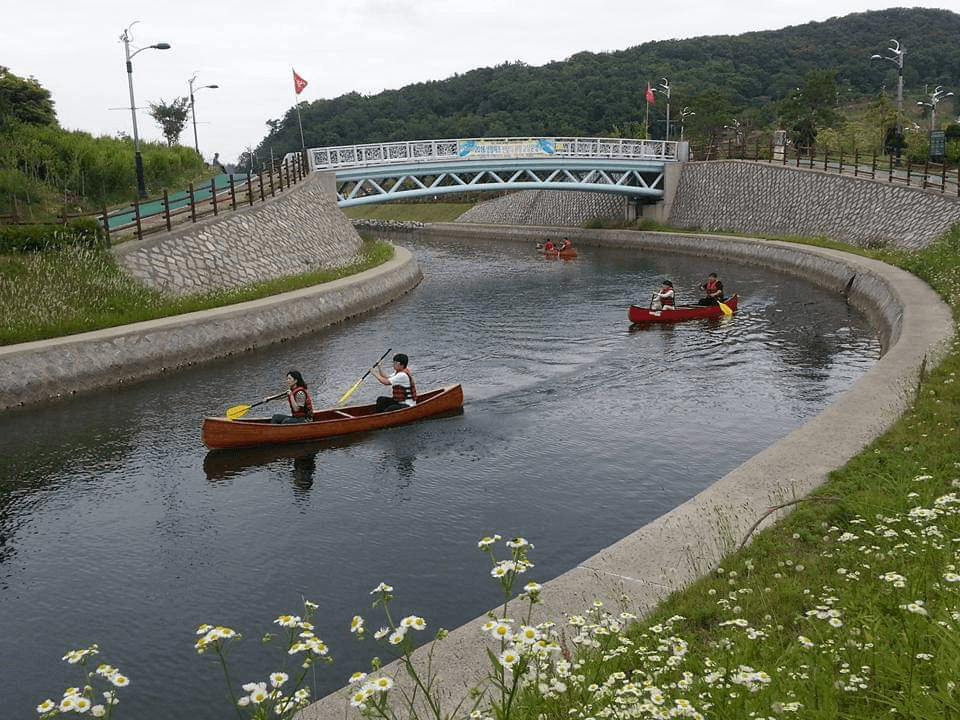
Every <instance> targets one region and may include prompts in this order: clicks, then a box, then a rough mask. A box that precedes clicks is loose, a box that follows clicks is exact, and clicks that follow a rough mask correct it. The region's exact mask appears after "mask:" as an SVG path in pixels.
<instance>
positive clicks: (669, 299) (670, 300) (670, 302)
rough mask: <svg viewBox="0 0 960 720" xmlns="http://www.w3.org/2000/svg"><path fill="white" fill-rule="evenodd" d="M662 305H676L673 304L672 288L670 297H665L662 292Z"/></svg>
mask: <svg viewBox="0 0 960 720" xmlns="http://www.w3.org/2000/svg"><path fill="white" fill-rule="evenodd" d="M660 304H661V305H674V304H675V303H674V302H673V288H670V295H668V296H667V297H663V294H662V292H661V293H660Z"/></svg>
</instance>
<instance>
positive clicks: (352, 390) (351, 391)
mask: <svg viewBox="0 0 960 720" xmlns="http://www.w3.org/2000/svg"><path fill="white" fill-rule="evenodd" d="M363 377H366V375H364V376H363ZM362 382H363V378H360V379H359V380H357V381H356V382H355V383H354V384H353V387H351V388H350V389H349V390H347V391H346V392H345V393H344V394H343V395H341V396H340V399H339V400H337V405H343V404H344V403H345V402H346V401H347V398H348V397H350V396H351V395H353V394H354V393H355V392H356V391H357V388H358V387H360V383H362Z"/></svg>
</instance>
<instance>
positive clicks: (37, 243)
mask: <svg viewBox="0 0 960 720" xmlns="http://www.w3.org/2000/svg"><path fill="white" fill-rule="evenodd" d="M105 245H106V235H105V233H104V232H103V228H102V227H101V226H100V224H99V223H98V222H97V221H96V220H91V219H89V218H80V219H77V220H72V221H70V222H69V223H67V224H66V225H0V254H14V253H28V252H38V251H41V250H55V249H57V248H62V247H66V246H74V247H85V248H98V247H105Z"/></svg>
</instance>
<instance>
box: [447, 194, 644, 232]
mask: <svg viewBox="0 0 960 720" xmlns="http://www.w3.org/2000/svg"><path fill="white" fill-rule="evenodd" d="M625 203H626V201H625V200H624V199H623V198H622V197H620V196H618V195H610V194H608V193H591V192H568V191H564V190H522V191H520V192H516V193H512V194H510V195H504V196H503V197H499V198H497V199H495V200H490V201H487V202H483V203H478V204H477V205H475V206H473V207H472V208H470V209H469V210H467V212H465V213H464V214H463V215H461V216H460V217H459V218H457V222H463V223H481V224H488V223H495V224H501V225H560V226H570V227H578V226H580V225H582V224H583V223H585V222H586V221H587V220H590V219H591V218H595V217H603V218H612V219H617V220H620V219H623V217H624V205H625Z"/></svg>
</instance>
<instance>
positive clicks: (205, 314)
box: [0, 247, 423, 411]
mask: <svg viewBox="0 0 960 720" xmlns="http://www.w3.org/2000/svg"><path fill="white" fill-rule="evenodd" d="M422 279H423V275H422V273H421V272H420V267H419V265H417V262H416V259H415V258H414V257H413V255H412V253H410V252H409V251H408V250H406V249H404V248H400V247H398V248H396V253H395V255H394V257H393V259H392V260H390V261H388V262H386V263H384V264H383V265H380V266H379V267H376V268H373V269H371V270H367V271H365V272H362V273H359V274H357V275H354V276H351V277H348V278H343V279H340V280H335V281H333V282H329V283H324V284H322V285H316V286H313V287H309V288H304V289H301V290H295V291H292V292H288V293H284V294H282V295H275V296H273V297H268V298H263V299H261V300H251V301H248V302H243V303H237V304H235V305H228V306H225V307H221V308H215V309H213V310H203V311H199V312H193V313H186V314H183V315H177V316H174V317H168V318H161V319H159V320H150V321H147V322H140V323H134V324H131V325H124V326H121V327H116V328H108V329H106V330H97V331H95V332H87V333H81V334H78V335H68V336H66V337H61V338H55V339H52V340H40V341H37V342H30V343H21V344H18V345H7V346H4V347H0V411H2V410H8V411H9V409H10V408H15V407H18V406H26V405H32V404H36V403H40V402H46V401H49V400H51V399H56V398H60V397H67V396H70V395H75V394H77V393H81V392H86V391H91V390H98V389H104V388H108V387H115V386H117V385H121V384H124V383H130V382H134V381H137V380H141V379H144V378H149V377H155V376H158V375H162V374H164V373H170V372H175V371H177V370H179V369H182V368H185V367H189V366H191V365H197V364H200V363H203V362H207V361H210V360H214V359H217V358H222V357H227V356H230V355H235V354H239V353H242V352H247V351H250V350H255V349H257V348H261V347H265V346H267V345H271V344H274V343H278V342H282V341H284V340H287V339H290V338H293V337H297V336H299V335H303V334H305V333H308V332H312V331H315V330H318V329H320V328H324V327H328V326H330V325H335V324H337V323H340V322H343V321H344V320H348V319H349V318H352V317H355V316H357V315H360V314H363V313H365V312H369V311H371V310H374V309H376V308H378V307H382V306H383V305H386V304H388V303H390V302H392V301H394V300H395V299H396V298H397V297H399V296H400V295H403V294H404V293H406V292H409V291H410V290H412V289H413V288H414V287H416V286H417V284H418V283H419V282H420V281H421V280H422Z"/></svg>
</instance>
